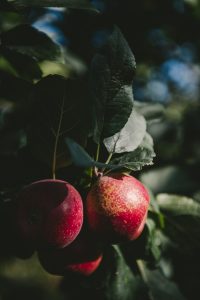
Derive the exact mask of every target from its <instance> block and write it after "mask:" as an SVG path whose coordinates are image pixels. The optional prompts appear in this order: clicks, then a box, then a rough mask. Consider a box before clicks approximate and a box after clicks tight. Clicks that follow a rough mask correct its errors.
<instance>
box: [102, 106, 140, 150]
mask: <svg viewBox="0 0 200 300" xmlns="http://www.w3.org/2000/svg"><path fill="white" fill-rule="evenodd" d="M145 132H146V121H145V119H144V117H143V116H142V115H140V114H138V113H137V112H136V111H134V110H133V111H132V113H131V115H130V117H129V119H128V121H127V123H126V124H125V126H124V127H123V128H122V129H121V130H120V131H119V132H117V133H116V134H114V135H113V136H110V137H108V138H105V139H104V141H103V142H104V145H105V146H106V149H107V150H108V152H109V153H123V152H132V151H134V150H135V149H136V148H137V147H138V146H139V145H140V144H141V142H142V140H143V138H144V135H145Z"/></svg>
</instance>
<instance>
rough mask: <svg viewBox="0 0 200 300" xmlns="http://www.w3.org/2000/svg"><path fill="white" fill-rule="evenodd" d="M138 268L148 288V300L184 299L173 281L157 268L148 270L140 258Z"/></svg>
mask: <svg viewBox="0 0 200 300" xmlns="http://www.w3.org/2000/svg"><path fill="white" fill-rule="evenodd" d="M137 263H138V268H139V270H140V273H141V275H142V278H143V280H144V282H145V284H146V285H147V287H148V290H149V299H150V300H169V299H171V300H186V299H185V297H184V296H183V295H182V294H181V292H180V291H179V288H178V286H177V285H176V284H175V282H173V281H170V280H169V279H167V278H165V277H164V275H163V274H162V273H161V272H160V271H159V270H150V269H148V268H147V266H146V264H145V262H144V261H142V260H138V262H137Z"/></svg>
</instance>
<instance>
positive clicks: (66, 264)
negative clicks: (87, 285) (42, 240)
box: [38, 230, 102, 276]
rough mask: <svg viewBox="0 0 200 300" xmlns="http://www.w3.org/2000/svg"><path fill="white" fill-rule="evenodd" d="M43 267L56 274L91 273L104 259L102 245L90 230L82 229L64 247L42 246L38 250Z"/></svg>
mask: <svg viewBox="0 0 200 300" xmlns="http://www.w3.org/2000/svg"><path fill="white" fill-rule="evenodd" d="M38 258H39V261H40V263H41V265H42V267H43V268H44V269H45V270H46V271H47V272H49V273H51V274H54V275H65V273H66V272H69V271H71V272H73V273H78V274H81V275H85V276H89V275H91V274H92V273H93V272H94V271H95V270H96V269H97V268H98V266H99V265H100V263H101V260H102V246H101V245H100V244H99V241H97V240H96V238H95V237H94V236H93V235H92V234H91V233H89V232H87V231H86V232H85V231H83V230H82V231H81V233H80V234H79V235H78V237H77V238H76V239H75V241H74V242H73V243H71V244H70V245H68V246H67V247H65V248H62V249H53V248H45V249H44V248H42V249H39V250H38Z"/></svg>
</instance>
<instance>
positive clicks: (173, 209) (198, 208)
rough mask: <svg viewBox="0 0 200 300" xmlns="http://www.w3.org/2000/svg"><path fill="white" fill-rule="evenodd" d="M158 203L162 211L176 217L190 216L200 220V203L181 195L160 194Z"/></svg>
mask: <svg viewBox="0 0 200 300" xmlns="http://www.w3.org/2000/svg"><path fill="white" fill-rule="evenodd" d="M156 200H157V203H158V205H159V207H160V209H161V210H163V211H167V212H170V213H171V214H173V215H175V216H179V215H190V216H194V217H199V218H200V203H198V202H197V201H195V200H193V199H191V198H188V197H185V196H179V195H169V194H158V195H157V197H156Z"/></svg>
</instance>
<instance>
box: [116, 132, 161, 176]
mask: <svg viewBox="0 0 200 300" xmlns="http://www.w3.org/2000/svg"><path fill="white" fill-rule="evenodd" d="M154 157H155V152H154V149H153V140H152V137H151V136H150V135H149V134H148V133H146V134H145V136H144V139H143V141H142V143H141V144H140V145H139V147H138V148H137V149H136V150H134V151H132V152H127V153H123V154H122V155H119V156H118V157H114V158H113V159H112V160H111V163H112V164H116V165H121V166H123V167H124V168H127V169H130V170H133V171H138V170H141V169H142V167H143V166H145V165H152V164H153V158H154Z"/></svg>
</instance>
